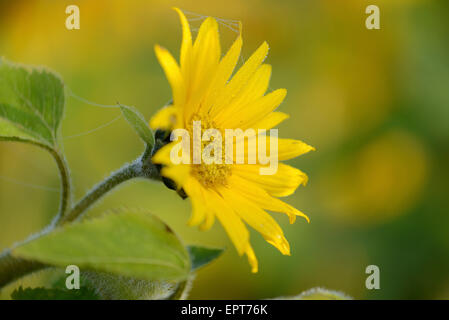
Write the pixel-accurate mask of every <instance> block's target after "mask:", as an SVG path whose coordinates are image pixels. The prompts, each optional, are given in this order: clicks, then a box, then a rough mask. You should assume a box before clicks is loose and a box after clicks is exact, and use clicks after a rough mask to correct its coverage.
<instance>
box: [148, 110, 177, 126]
mask: <svg viewBox="0 0 449 320" xmlns="http://www.w3.org/2000/svg"><path fill="white" fill-rule="evenodd" d="M176 113H177V109H176V108H175V107H174V106H167V107H164V108H162V109H160V110H159V111H158V112H157V113H156V114H155V115H154V116H153V117H152V118H151V120H150V127H151V128H152V129H164V130H170V129H172V128H173V127H174V126H175V124H176Z"/></svg>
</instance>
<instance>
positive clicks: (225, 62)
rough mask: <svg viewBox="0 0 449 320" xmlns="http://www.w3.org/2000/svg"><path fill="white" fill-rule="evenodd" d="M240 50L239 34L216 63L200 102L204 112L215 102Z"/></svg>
mask: <svg viewBox="0 0 449 320" xmlns="http://www.w3.org/2000/svg"><path fill="white" fill-rule="evenodd" d="M241 50H242V36H241V34H239V36H238V38H237V39H236V40H235V41H234V43H233V44H232V46H231V48H230V49H229V50H228V52H227V53H226V55H225V56H224V57H223V59H221V61H220V64H219V65H218V68H217V72H216V74H215V78H214V80H213V81H212V84H211V86H210V87H209V90H208V91H207V94H206V95H205V97H204V100H203V102H202V104H201V108H202V110H203V111H204V112H208V110H209V108H210V107H211V106H213V105H214V104H215V101H216V99H217V97H218V96H219V95H220V93H221V92H222V91H223V90H224V88H225V85H226V82H227V81H228V79H229V77H230V76H231V75H232V72H233V71H234V68H235V66H236V64H237V62H238V59H239V57H240V52H241Z"/></svg>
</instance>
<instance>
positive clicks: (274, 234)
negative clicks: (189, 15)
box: [150, 8, 314, 272]
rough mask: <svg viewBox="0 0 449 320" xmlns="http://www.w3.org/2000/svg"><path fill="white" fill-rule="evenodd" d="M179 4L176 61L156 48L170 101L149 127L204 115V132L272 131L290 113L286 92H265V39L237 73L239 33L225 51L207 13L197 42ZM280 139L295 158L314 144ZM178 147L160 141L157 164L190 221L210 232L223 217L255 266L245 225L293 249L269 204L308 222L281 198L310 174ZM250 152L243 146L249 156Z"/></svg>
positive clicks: (281, 155) (185, 124)
mask: <svg viewBox="0 0 449 320" xmlns="http://www.w3.org/2000/svg"><path fill="white" fill-rule="evenodd" d="M175 10H176V11H177V13H178V14H179V17H180V20H181V25H182V44H181V52H180V62H179V64H178V62H177V61H176V60H175V59H174V58H173V56H172V55H171V54H170V53H169V52H168V51H167V50H166V49H164V48H162V47H160V46H158V45H156V47H155V52H156V56H157V59H158V60H159V63H160V64H161V66H162V68H163V70H164V72H165V75H166V77H167V79H168V81H169V83H170V86H171V88H172V94H173V103H172V105H170V106H167V107H165V108H163V109H161V110H160V111H159V112H158V113H157V114H156V115H155V116H154V117H153V118H152V119H151V120H150V126H151V127H152V128H154V129H162V130H166V131H167V132H172V130H174V129H177V128H183V129H185V130H187V131H188V132H192V123H193V122H194V121H201V128H202V129H204V130H207V129H209V128H214V129H217V130H219V131H220V132H224V131H225V130H227V129H237V128H238V129H241V130H246V129H255V130H256V132H259V131H258V129H264V130H269V129H271V128H273V127H275V126H277V125H278V124H279V123H281V122H282V121H283V120H285V119H287V118H288V115H287V114H285V113H283V112H279V111H274V110H275V109H276V108H277V107H278V106H279V105H280V104H281V103H282V101H283V100H284V98H285V95H286V90H285V89H278V90H274V91H272V92H270V93H267V94H266V91H267V88H268V83H269V80H270V75H271V66H270V65H268V64H263V61H264V60H265V57H266V56H267V53H268V44H267V43H266V42H264V43H263V44H262V45H261V46H260V47H259V48H258V49H257V50H256V51H255V52H254V53H253V54H252V55H251V57H250V58H249V59H248V60H247V61H246V62H245V63H244V64H243V66H242V67H240V68H239V70H238V71H236V72H235V74H234V75H232V74H233V72H234V68H235V67H236V64H237V62H238V59H239V57H240V51H241V47H242V36H241V32H240V33H239V35H238V37H237V39H236V40H235V41H234V43H233V44H232V45H231V47H230V48H229V50H228V51H227V53H226V54H225V55H224V56H223V57H221V48H220V40H219V32H218V24H217V21H216V20H215V19H214V18H212V17H208V18H207V19H205V20H204V22H203V23H202V24H201V26H200V29H199V31H198V35H197V37H196V39H195V41H194V42H193V41H192V34H191V31H190V26H189V22H188V20H187V19H186V17H185V16H184V14H183V13H182V11H181V10H179V9H177V8H175ZM231 76H232V77H231ZM252 138H254V139H256V140H258V139H260V136H259V134H256V135H255V136H254V137H246V138H245V139H246V140H245V139H243V140H242V139H240V141H237V142H236V144H239V143H243V144H245V141H247V143H248V140H250V139H252ZM276 139H277V159H278V160H288V159H292V158H295V157H297V156H299V155H302V154H304V153H307V152H309V151H311V150H314V148H313V147H311V146H309V145H307V144H306V143H304V142H301V141H298V140H292V139H280V138H277V137H276ZM237 140H238V139H237ZM173 147H174V142H171V143H168V144H166V145H165V146H163V147H162V148H161V149H160V150H158V151H157V152H156V153H155V155H154V156H153V162H154V163H158V164H161V165H162V166H163V168H162V170H161V174H162V176H164V177H166V178H169V179H171V180H173V181H174V182H175V183H176V186H177V188H178V189H182V191H183V192H185V194H186V195H187V196H188V197H189V198H190V199H191V202H192V215H191V218H190V220H189V225H192V226H199V227H200V229H202V230H207V229H209V228H210V227H211V226H212V225H213V223H214V221H215V219H218V220H219V221H220V223H221V224H222V226H223V227H224V229H225V231H226V233H227V234H228V235H229V237H230V239H231V241H232V242H233V244H234V245H235V247H236V249H237V252H238V253H239V255H244V254H246V255H247V257H248V261H249V263H250V265H251V270H252V272H257V271H258V263H257V259H256V256H255V254H254V250H253V248H252V247H251V244H250V234H249V231H248V229H247V227H246V225H245V223H246V224H248V225H249V226H251V227H252V228H254V229H255V230H257V231H258V232H259V233H260V234H261V235H262V236H263V237H264V239H265V240H266V241H267V242H268V243H270V244H272V245H273V246H274V247H276V248H277V249H278V250H279V251H280V252H281V253H282V254H284V255H290V245H289V243H288V242H287V240H286V239H285V236H284V234H283V231H282V229H281V228H280V226H279V225H278V223H277V222H276V221H275V220H274V219H273V218H272V216H271V215H270V214H268V213H267V212H266V211H265V210H269V211H273V212H281V213H285V214H287V215H288V217H289V220H290V223H293V222H294V221H295V218H296V216H302V217H304V218H305V219H307V221H308V217H307V216H306V215H305V214H303V213H302V212H300V211H299V210H297V209H295V208H294V207H292V206H290V205H288V204H287V203H285V202H283V201H281V200H279V199H278V198H279V197H285V196H288V195H291V194H292V193H293V192H294V191H295V190H296V189H297V188H298V187H299V185H301V184H303V185H305V184H306V183H307V175H306V174H305V173H303V172H302V171H300V170H298V169H296V168H293V167H291V166H289V165H286V164H283V163H279V164H278V167H277V171H276V172H275V173H274V174H272V175H261V174H260V172H261V171H260V169H261V168H264V167H266V166H267V164H266V163H261V162H260V161H258V160H257V161H256V163H251V164H250V163H249V162H244V163H241V162H239V163H237V162H236V163H231V164H229V163H227V162H226V163H223V162H222V163H210V164H206V163H200V164H198V163H197V164H186V163H180V164H174V163H173V161H172V160H171V158H170V153H171V150H172V148H173ZM200 148H204V145H200ZM269 148H270V146H269V145H267V149H269ZM250 153H251V151H247V150H245V154H244V159H245V160H247V159H248V158H249V157H250Z"/></svg>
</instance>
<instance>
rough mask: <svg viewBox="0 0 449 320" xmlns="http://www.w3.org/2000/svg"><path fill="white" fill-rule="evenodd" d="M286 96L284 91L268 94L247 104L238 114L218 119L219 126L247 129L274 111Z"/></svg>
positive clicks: (279, 90) (278, 90)
mask: <svg viewBox="0 0 449 320" xmlns="http://www.w3.org/2000/svg"><path fill="white" fill-rule="evenodd" d="M286 94H287V90H285V89H277V90H275V91H273V92H270V93H269V94H267V95H265V96H263V97H261V98H259V99H257V100H255V101H253V102H251V103H249V104H248V105H246V106H245V107H244V108H241V109H240V110H239V111H238V112H235V113H234V114H233V116H232V117H227V118H226V119H223V118H221V119H220V125H221V126H222V127H223V128H243V127H246V128H249V127H252V126H253V125H254V124H256V123H257V122H259V121H261V120H262V119H263V118H265V117H266V116H267V115H268V114H270V113H271V112H272V111H274V110H275V109H276V108H277V107H278V106H279V105H280V104H281V103H282V101H284V98H285V96H286Z"/></svg>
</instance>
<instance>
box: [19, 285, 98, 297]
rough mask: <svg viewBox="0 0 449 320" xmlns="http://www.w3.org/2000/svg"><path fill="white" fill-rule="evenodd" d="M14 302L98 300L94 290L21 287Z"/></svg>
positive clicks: (84, 288)
mask: <svg viewBox="0 0 449 320" xmlns="http://www.w3.org/2000/svg"><path fill="white" fill-rule="evenodd" d="M11 298H12V299H13V300H98V299H99V297H98V296H97V295H96V294H95V292H94V290H92V289H90V288H87V287H81V288H79V289H78V290H68V289H55V288H52V289H48V288H42V287H40V288H25V289H23V288H22V286H20V287H19V288H18V289H16V290H14V291H13V293H12V294H11Z"/></svg>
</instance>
